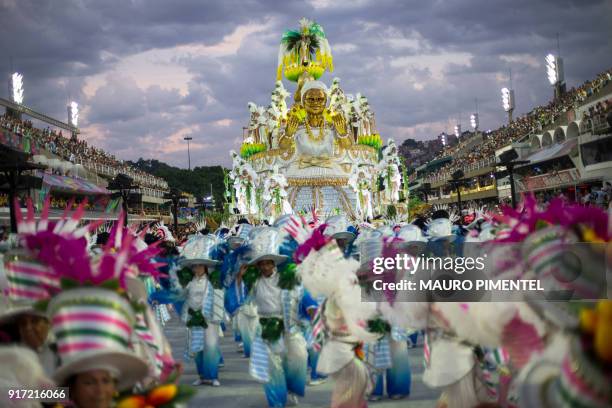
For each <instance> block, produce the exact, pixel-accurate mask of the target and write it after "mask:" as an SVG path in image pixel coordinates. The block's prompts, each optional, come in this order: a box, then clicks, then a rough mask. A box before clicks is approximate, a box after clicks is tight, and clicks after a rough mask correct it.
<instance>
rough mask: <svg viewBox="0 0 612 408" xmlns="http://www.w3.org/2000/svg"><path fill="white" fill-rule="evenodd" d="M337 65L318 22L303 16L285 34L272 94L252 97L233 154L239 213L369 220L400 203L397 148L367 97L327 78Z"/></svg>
mask: <svg viewBox="0 0 612 408" xmlns="http://www.w3.org/2000/svg"><path fill="white" fill-rule="evenodd" d="M333 69H334V67H333V57H332V53H331V49H330V46H329V43H328V40H327V38H326V36H325V33H324V31H323V28H322V27H321V26H320V25H319V24H317V23H316V22H313V21H310V20H307V19H302V20H300V26H299V29H297V30H288V31H286V32H285V33H284V34H283V36H282V39H281V42H280V48H279V53H278V69H277V78H276V83H275V85H274V88H273V91H272V93H271V100H270V101H269V102H268V104H267V105H265V106H260V105H258V104H256V103H254V102H249V103H248V109H249V114H250V117H249V121H248V126H246V127H245V128H244V132H243V143H242V146H241V147H240V152H239V153H237V152H233V151H232V153H231V154H232V161H233V166H232V171H231V172H230V174H229V179H228V187H229V190H231V191H232V192H231V201H232V207H233V211H234V213H240V214H247V215H251V216H258V217H259V218H266V219H274V218H277V217H278V216H280V215H282V214H287V213H299V212H309V211H312V209H317V211H318V212H319V213H321V214H323V215H331V214H345V215H347V216H348V217H350V218H352V219H355V220H367V219H371V218H373V216H375V215H376V214H380V213H384V214H386V213H387V211H388V209H389V206H390V205H391V206H393V207H394V208H396V209H399V208H400V207H401V205H399V202H400V199H402V201H403V197H404V192H403V191H402V176H401V171H400V161H399V158H398V150H397V146H396V145H395V144H394V142H393V140H389V141H388V142H387V145H386V146H385V147H383V142H382V139H381V136H380V135H379V134H378V132H377V130H376V121H375V117H374V112H373V111H372V109H371V107H370V105H369V103H368V99H367V98H366V97H365V96H364V95H362V94H360V93H355V94H349V93H345V91H344V90H343V89H342V86H341V81H340V79H339V78H338V77H335V78H333V79H332V80H331V81H330V82H328V83H326V81H324V80H323V79H322V77H323V74H324V73H325V72H326V71H328V72H330V73H331V72H333ZM283 77H284V79H285V80H286V81H288V82H290V83H292V87H291V88H294V89H291V90H288V89H287V88H285V83H284V82H283ZM293 84H294V85H295V86H293ZM291 91H293V93H291Z"/></svg>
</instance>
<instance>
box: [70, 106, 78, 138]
mask: <svg viewBox="0 0 612 408" xmlns="http://www.w3.org/2000/svg"><path fill="white" fill-rule="evenodd" d="M68 123H70V124H71V125H72V126H73V128H74V130H73V131H72V139H73V140H76V138H77V133H78V132H77V130H76V129H77V128H78V126H79V104H78V103H76V102H75V101H72V102H70V103H69V104H68Z"/></svg>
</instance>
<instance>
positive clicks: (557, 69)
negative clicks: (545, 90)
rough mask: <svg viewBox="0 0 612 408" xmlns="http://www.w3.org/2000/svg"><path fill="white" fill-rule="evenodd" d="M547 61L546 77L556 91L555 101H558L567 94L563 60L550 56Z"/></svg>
mask: <svg viewBox="0 0 612 408" xmlns="http://www.w3.org/2000/svg"><path fill="white" fill-rule="evenodd" d="M545 60H546V75H547V76H548V82H550V84H551V85H552V86H553V87H554V89H555V99H558V98H560V97H561V95H563V93H564V92H565V82H564V79H565V78H564V73H563V59H561V57H558V56H554V55H553V54H548V55H547V56H546V58H545Z"/></svg>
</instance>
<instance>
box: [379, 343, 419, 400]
mask: <svg viewBox="0 0 612 408" xmlns="http://www.w3.org/2000/svg"><path fill="white" fill-rule="evenodd" d="M389 346H390V348H391V360H392V362H393V366H392V367H391V368H389V369H387V370H385V372H384V375H383V373H379V374H378V375H377V376H376V385H375V387H374V391H373V392H372V395H376V396H382V395H383V394H384V380H385V378H386V380H387V394H388V395H389V396H390V397H397V396H402V397H405V396H407V395H410V386H411V384H412V374H411V372H410V359H409V358H408V347H407V346H406V343H405V342H403V341H394V340H390V341H389Z"/></svg>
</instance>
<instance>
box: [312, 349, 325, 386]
mask: <svg viewBox="0 0 612 408" xmlns="http://www.w3.org/2000/svg"><path fill="white" fill-rule="evenodd" d="M318 362H319V352H318V351H315V349H313V348H309V349H308V367H310V379H311V380H319V379H323V378H327V376H326V375H323V374H319V373H317V363H318Z"/></svg>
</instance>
